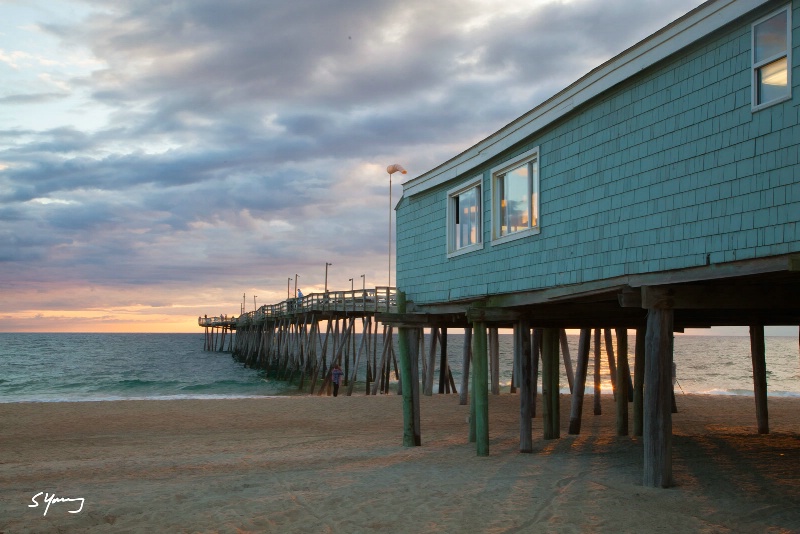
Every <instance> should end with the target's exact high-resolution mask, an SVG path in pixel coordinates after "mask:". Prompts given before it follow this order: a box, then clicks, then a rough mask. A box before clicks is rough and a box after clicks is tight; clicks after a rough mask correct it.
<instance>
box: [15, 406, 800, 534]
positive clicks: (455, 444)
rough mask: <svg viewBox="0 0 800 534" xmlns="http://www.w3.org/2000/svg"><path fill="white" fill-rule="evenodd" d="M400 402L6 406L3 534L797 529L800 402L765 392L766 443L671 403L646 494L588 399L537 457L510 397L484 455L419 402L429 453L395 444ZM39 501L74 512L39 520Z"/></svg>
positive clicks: (743, 415)
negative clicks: (660, 474) (669, 467)
mask: <svg viewBox="0 0 800 534" xmlns="http://www.w3.org/2000/svg"><path fill="white" fill-rule="evenodd" d="M401 402H402V401H401V398H400V397H398V396H397V395H388V396H378V397H363V396H358V397H341V396H340V397H338V398H332V397H287V398H266V399H237V400H172V401H118V402H91V403H21V404H0V429H2V438H1V439H2V441H0V532H2V533H6V534H8V533H17V532H36V533H40V532H91V533H94V532H298V533H300V532H302V533H306V532H312V533H313V532H321V533H323V532H331V533H356V532H409V533H412V532H413V533H417V532H459V531H460V532H644V531H647V532H670V533H672V532H754V533H755V532H758V533H764V532H800V399H797V398H770V401H769V410H770V426H771V434H770V435H765V436H759V435H758V434H756V421H755V407H754V401H753V399H752V398H750V397H727V396H691V395H689V396H684V395H681V396H679V397H678V408H679V410H680V413H678V414H675V415H674V416H673V434H674V438H673V472H674V478H675V487H673V488H670V489H654V488H646V487H643V486H642V484H641V478H642V442H641V439H639V438H632V437H618V436H616V435H615V423H614V417H615V416H614V405H613V399H612V398H611V397H610V396H607V397H604V398H603V410H604V415H602V416H594V415H592V414H591V398H590V397H589V396H587V399H586V401H585V404H584V414H585V415H584V421H583V429H582V433H581V435H579V436H570V435H568V434H567V418H568V416H567V414H568V413H569V402H570V399H569V397H567V396H562V408H561V410H562V411H561V413H562V425H561V438H560V439H557V440H548V441H545V440H543V439H542V430H541V419H540V418H538V417H537V418H536V419H535V420H534V452H533V454H520V453H519V452H518V448H519V435H518V433H519V426H518V414H519V400H518V397H517V396H516V395H508V394H504V395H501V396H499V397H495V396H490V399H489V402H490V456H489V457H482V458H479V457H477V456H476V455H475V446H474V444H470V443H468V442H467V431H468V424H467V422H466V420H467V414H468V407H467V406H460V405H459V404H458V398H457V397H455V396H434V397H423V399H422V407H421V413H422V425H421V426H422V441H423V446H422V447H414V448H404V447H402V407H401ZM539 413H541V406H539ZM40 492H44V493H41V494H40V495H38V496H37V494H39V493H40ZM47 494H49V495H50V496H52V495H53V494H55V496H56V499H75V500H70V501H64V502H59V501H58V500H54V501H52V502H51V503H50V505H49V508H48V509H47V514H46V515H44V512H45V508H46V507H47V502H45V499H46V497H48V495H47ZM77 499H83V502H82V503H81V501H79V500H77ZM34 504H36V505H37V506H35V507H34V506H32V505H34ZM81 505H82V508H81V510H80V512H78V513H74V514H72V513H69V512H70V511H76V510H78V509H79V508H80V507H81Z"/></svg>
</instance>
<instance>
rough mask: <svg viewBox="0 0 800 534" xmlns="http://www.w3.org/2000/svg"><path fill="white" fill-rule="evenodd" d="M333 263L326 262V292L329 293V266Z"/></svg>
mask: <svg viewBox="0 0 800 534" xmlns="http://www.w3.org/2000/svg"><path fill="white" fill-rule="evenodd" d="M329 265H333V264H332V263H328V262H327V261H326V262H325V294H326V295H327V294H328V266H329Z"/></svg>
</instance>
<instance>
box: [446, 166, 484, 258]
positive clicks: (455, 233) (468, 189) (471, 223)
mask: <svg viewBox="0 0 800 534" xmlns="http://www.w3.org/2000/svg"><path fill="white" fill-rule="evenodd" d="M481 181H482V180H481V178H477V179H474V180H472V181H471V182H470V183H468V184H466V185H463V186H461V187H458V188H456V189H452V190H450V191H449V192H448V193H447V221H448V224H447V253H448V255H449V256H455V255H458V254H463V253H466V252H469V251H471V250H476V249H480V248H483V225H482V224H481V220H482V218H483V217H482V216H481V211H482V208H481Z"/></svg>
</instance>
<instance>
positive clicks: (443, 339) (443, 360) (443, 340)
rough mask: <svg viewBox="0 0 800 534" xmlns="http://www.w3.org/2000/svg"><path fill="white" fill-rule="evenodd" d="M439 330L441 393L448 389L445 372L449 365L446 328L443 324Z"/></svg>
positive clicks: (447, 370)
mask: <svg viewBox="0 0 800 534" xmlns="http://www.w3.org/2000/svg"><path fill="white" fill-rule="evenodd" d="M439 332H440V335H439V349H440V355H439V393H440V394H443V393H445V390H446V389H449V383H448V378H449V377H448V375H447V373H448V372H449V369H450V365H449V364H448V363H447V328H446V327H444V326H443V327H441V328H440V329H439ZM448 393H449V392H448Z"/></svg>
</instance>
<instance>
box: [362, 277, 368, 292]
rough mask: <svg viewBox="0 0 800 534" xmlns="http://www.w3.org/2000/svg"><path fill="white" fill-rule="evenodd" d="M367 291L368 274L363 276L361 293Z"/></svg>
mask: <svg viewBox="0 0 800 534" xmlns="http://www.w3.org/2000/svg"><path fill="white" fill-rule="evenodd" d="M366 290H367V275H366V274H362V275H361V291H366Z"/></svg>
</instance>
